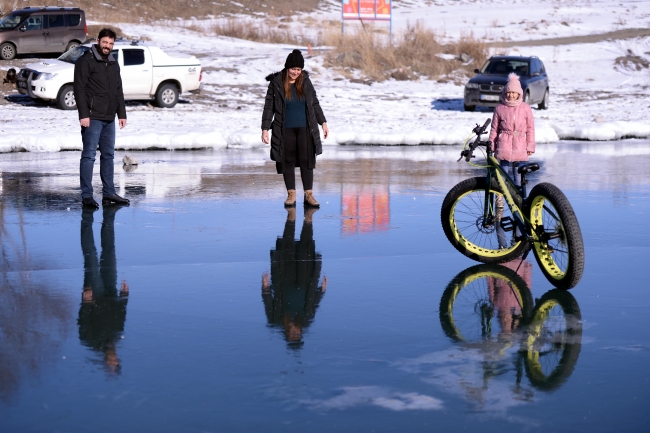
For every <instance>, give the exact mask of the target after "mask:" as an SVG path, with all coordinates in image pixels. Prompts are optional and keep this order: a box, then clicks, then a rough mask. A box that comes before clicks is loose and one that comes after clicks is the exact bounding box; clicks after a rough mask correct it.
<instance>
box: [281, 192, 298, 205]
mask: <svg viewBox="0 0 650 433" xmlns="http://www.w3.org/2000/svg"><path fill="white" fill-rule="evenodd" d="M287 194H288V195H287V199H286V200H285V201H284V207H293V206H295V205H296V190H295V189H290V190H288V191H287Z"/></svg>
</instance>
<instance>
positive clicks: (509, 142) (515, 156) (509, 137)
mask: <svg viewBox="0 0 650 433" xmlns="http://www.w3.org/2000/svg"><path fill="white" fill-rule="evenodd" d="M490 141H491V142H492V144H493V148H496V150H495V152H494V156H496V157H497V159H504V160H506V161H528V154H527V153H526V152H535V122H534V121H533V111H532V110H531V109H530V105H528V104H526V103H525V102H522V103H521V104H519V105H518V106H517V107H508V106H506V105H504V104H499V105H497V107H496V108H495V109H494V116H492V129H491V130H490Z"/></svg>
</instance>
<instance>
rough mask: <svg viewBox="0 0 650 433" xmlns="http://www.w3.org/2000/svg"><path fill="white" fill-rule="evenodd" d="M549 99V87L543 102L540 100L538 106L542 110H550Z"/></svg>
mask: <svg viewBox="0 0 650 433" xmlns="http://www.w3.org/2000/svg"><path fill="white" fill-rule="evenodd" d="M548 100H549V92H548V89H546V92H544V99H542V102H540V103H539V104H538V105H537V108H539V109H540V110H548Z"/></svg>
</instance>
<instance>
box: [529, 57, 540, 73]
mask: <svg viewBox="0 0 650 433" xmlns="http://www.w3.org/2000/svg"><path fill="white" fill-rule="evenodd" d="M530 63H531V74H535V73H540V72H541V68H540V67H539V65H540V63H539V60H537V59H532V60H531V62H530Z"/></svg>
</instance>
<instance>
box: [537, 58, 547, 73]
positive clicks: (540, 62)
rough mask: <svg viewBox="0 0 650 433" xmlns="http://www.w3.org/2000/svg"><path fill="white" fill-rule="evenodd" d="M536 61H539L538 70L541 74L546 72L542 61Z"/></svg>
mask: <svg viewBox="0 0 650 433" xmlns="http://www.w3.org/2000/svg"><path fill="white" fill-rule="evenodd" d="M538 62H539V71H540V72H541V73H542V74H544V73H546V68H545V67H544V63H542V61H541V60H538Z"/></svg>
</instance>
